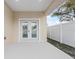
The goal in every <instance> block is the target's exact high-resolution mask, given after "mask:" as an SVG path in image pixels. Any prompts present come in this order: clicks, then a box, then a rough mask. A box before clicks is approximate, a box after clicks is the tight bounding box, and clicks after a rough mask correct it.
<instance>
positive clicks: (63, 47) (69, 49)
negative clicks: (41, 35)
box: [47, 38, 75, 59]
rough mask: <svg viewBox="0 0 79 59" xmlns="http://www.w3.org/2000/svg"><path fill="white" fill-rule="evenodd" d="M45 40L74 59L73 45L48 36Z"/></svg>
mask: <svg viewBox="0 0 79 59" xmlns="http://www.w3.org/2000/svg"><path fill="white" fill-rule="evenodd" d="M47 41H48V42H49V43H51V44H52V45H54V46H55V47H57V48H58V49H60V50H62V51H63V52H65V53H67V54H68V55H70V56H71V57H73V58H74V59H75V48H74V47H71V46H68V45H66V44H61V43H60V42H58V41H55V40H53V39H50V38H47Z"/></svg>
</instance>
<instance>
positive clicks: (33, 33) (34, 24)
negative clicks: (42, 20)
mask: <svg viewBox="0 0 79 59" xmlns="http://www.w3.org/2000/svg"><path fill="white" fill-rule="evenodd" d="M31 37H32V38H37V22H32V23H31Z"/></svg>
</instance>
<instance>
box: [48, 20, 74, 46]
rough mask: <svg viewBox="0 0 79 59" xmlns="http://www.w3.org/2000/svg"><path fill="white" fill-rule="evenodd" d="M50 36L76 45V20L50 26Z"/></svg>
mask: <svg viewBox="0 0 79 59" xmlns="http://www.w3.org/2000/svg"><path fill="white" fill-rule="evenodd" d="M48 37H49V38H51V39H53V40H56V41H59V42H62V43H64V44H67V45H70V46H72V47H75V21H71V22H69V23H62V24H59V25H55V26H51V27H48Z"/></svg>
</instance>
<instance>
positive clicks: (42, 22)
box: [14, 12, 47, 42]
mask: <svg viewBox="0 0 79 59" xmlns="http://www.w3.org/2000/svg"><path fill="white" fill-rule="evenodd" d="M14 15H15V25H14V27H15V28H14V29H15V30H14V33H15V37H14V38H15V39H16V42H17V41H18V40H19V35H20V34H19V19H22V18H26V20H27V18H29V19H31V18H36V20H38V21H39V34H38V35H39V42H46V41H47V27H46V26H47V25H46V16H45V15H44V14H43V13H41V12H40V13H39V12H32V13H30V12H25V13H23V12H16V13H15V14H14Z"/></svg>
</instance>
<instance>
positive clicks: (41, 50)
mask: <svg viewBox="0 0 79 59" xmlns="http://www.w3.org/2000/svg"><path fill="white" fill-rule="evenodd" d="M4 58H5V59H73V58H72V57H70V56H69V55H67V54H66V53H64V52H63V51H61V50H59V49H57V48H56V47H54V46H52V45H51V44H49V43H47V42H46V43H38V42H27V43H16V44H13V45H9V46H5V51H4Z"/></svg>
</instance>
